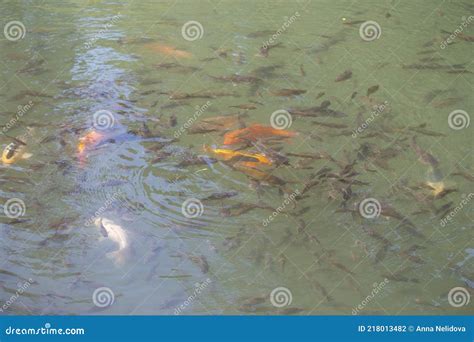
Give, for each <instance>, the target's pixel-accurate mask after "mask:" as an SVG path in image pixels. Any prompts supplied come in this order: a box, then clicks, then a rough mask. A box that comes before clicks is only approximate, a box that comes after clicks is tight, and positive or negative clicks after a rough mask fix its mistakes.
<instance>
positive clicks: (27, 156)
mask: <svg viewBox="0 0 474 342" xmlns="http://www.w3.org/2000/svg"><path fill="white" fill-rule="evenodd" d="M32 156H33V154H31V153H24V154H23V155H22V156H21V159H29V158H31V157H32Z"/></svg>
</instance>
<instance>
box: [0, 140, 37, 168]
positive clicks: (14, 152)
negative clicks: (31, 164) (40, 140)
mask: <svg viewBox="0 0 474 342" xmlns="http://www.w3.org/2000/svg"><path fill="white" fill-rule="evenodd" d="M30 134H31V133H30ZM13 140H14V141H13V142H12V143H10V144H8V145H7V146H6V147H5V149H4V150H3V153H2V162H3V163H4V164H13V163H15V162H16V161H18V160H20V159H28V158H30V157H31V156H32V154H31V153H27V152H26V146H27V145H26V142H24V141H22V140H21V139H19V138H13Z"/></svg>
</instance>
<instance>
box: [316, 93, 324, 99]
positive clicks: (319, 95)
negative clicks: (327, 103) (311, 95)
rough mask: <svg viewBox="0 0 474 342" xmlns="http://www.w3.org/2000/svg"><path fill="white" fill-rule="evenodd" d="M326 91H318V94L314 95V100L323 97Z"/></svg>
mask: <svg viewBox="0 0 474 342" xmlns="http://www.w3.org/2000/svg"><path fill="white" fill-rule="evenodd" d="M325 94H326V93H325V92H324V91H322V92H320V93H319V94H318V95H316V100H318V99H320V98H321V97H323V96H324V95H325Z"/></svg>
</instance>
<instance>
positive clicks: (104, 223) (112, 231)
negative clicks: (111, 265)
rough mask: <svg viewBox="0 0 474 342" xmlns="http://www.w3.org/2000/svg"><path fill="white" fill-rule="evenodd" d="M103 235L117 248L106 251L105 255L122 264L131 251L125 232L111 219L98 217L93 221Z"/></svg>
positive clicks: (117, 263)
mask: <svg viewBox="0 0 474 342" xmlns="http://www.w3.org/2000/svg"><path fill="white" fill-rule="evenodd" d="M94 223H95V225H96V226H97V227H98V228H99V230H100V232H101V234H102V236H103V237H105V238H108V239H110V240H111V241H113V242H115V243H116V244H117V250H115V251H113V252H110V253H107V257H108V258H111V259H113V260H114V262H115V264H116V265H119V266H120V265H123V264H124V263H125V261H126V260H127V258H128V257H129V254H130V252H131V247H130V241H129V237H128V234H127V232H126V231H125V230H124V229H123V228H122V227H121V226H119V225H118V224H116V223H114V222H113V221H111V220H109V219H106V218H102V217H99V218H97V219H96V220H95V221H94Z"/></svg>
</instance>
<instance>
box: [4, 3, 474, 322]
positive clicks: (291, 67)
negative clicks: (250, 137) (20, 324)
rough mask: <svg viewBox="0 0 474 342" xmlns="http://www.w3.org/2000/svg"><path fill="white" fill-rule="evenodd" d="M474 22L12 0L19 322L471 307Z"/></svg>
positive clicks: (7, 16) (9, 120) (9, 210)
mask: <svg viewBox="0 0 474 342" xmlns="http://www.w3.org/2000/svg"><path fill="white" fill-rule="evenodd" d="M473 10H474V6H472V4H469V2H468V1H452V2H443V1H431V2H423V3H422V2H409V1H363V2H350V1H341V2H334V1H293V2H289V1H288V2H287V1H268V2H263V1H262V2H258V3H255V2H254V1H199V2H198V1H178V2H167V1H113V2H112V1H110V2H109V1H2V3H1V4H0V12H1V13H2V16H1V17H2V21H1V23H2V27H3V28H5V30H4V34H3V35H2V36H1V37H0V61H1V70H0V75H1V76H0V112H1V124H2V127H3V130H2V132H3V133H4V135H2V136H1V137H0V139H1V141H0V143H1V144H2V148H6V146H7V145H8V144H10V143H12V142H15V143H16V145H17V147H21V148H22V149H23V150H24V152H25V151H26V153H30V154H32V156H31V157H30V158H28V159H19V160H17V161H16V162H14V163H12V164H6V163H3V164H2V166H1V174H0V180H1V188H0V189H1V201H2V204H3V205H4V211H3V212H2V217H1V219H0V220H1V221H0V222H1V223H0V236H1V239H0V241H1V242H0V256H1V259H0V260H1V263H0V285H1V289H0V300H1V304H2V305H3V307H2V314H160V315H161V314H176V313H179V314H285V313H286V314H303V315H306V314H313V315H319V314H343V315H345V314H347V315H350V314H353V313H358V314H466V313H468V312H472V311H471V310H472V308H473V306H472V305H473V304H472V300H469V297H470V295H471V294H472V289H473V282H474V268H473V255H474V254H473V251H474V246H473V233H472V229H473V223H472V222H473V221H472V219H473V209H472V208H473V205H472V203H471V200H472V192H473V186H472V180H473V176H474V175H473V171H472V170H473V168H474V165H473V159H472V146H473V140H472V127H473V125H472V124H471V125H468V122H467V121H468V120H469V119H470V116H472V114H473V100H472V90H473V86H474V77H473V72H474V66H473V64H472V51H473V50H472V36H473V35H474V23H473V22H472V20H469V18H470V16H471V15H472V14H473ZM471 18H472V17H471ZM12 21H19V22H20V23H13V24H12V23H11V22H12ZM190 21H196V22H198V24H196V23H191V24H190V25H194V28H195V29H196V31H195V32H194V33H193V30H192V28H191V29H190V31H184V33H183V30H182V29H183V25H185V24H187V23H189V22H190ZM367 22H369V23H367ZM374 22H375V23H374ZM463 23H464V24H465V25H464V26H463ZM361 25H364V26H365V25H369V29H368V31H367V32H365V33H364V31H360V27H361ZM459 27H463V31H462V32H461V33H459V32H458V33H456V36H454V38H453V39H452V41H451V42H450V44H446V39H447V37H448V36H449V33H450V32H454V31H455V30H456V29H459ZM7 28H8V29H7ZM370 28H373V29H375V31H370ZM361 32H362V33H361ZM371 34H375V36H373V35H371ZM377 37H378V38H377ZM185 38H187V39H185ZM195 38H196V39H195ZM373 38H376V39H373ZM268 45H270V49H269V50H268V51H265V49H264V50H263V51H262V49H261V48H262V46H268ZM274 45H275V46H274ZM232 75H240V76H249V77H248V78H246V79H245V78H242V77H240V78H239V77H236V76H234V77H231V76H232ZM222 76H227V78H225V79H217V78H216V77H222ZM344 76H345V77H344ZM349 76H350V77H349ZM336 79H341V80H340V81H338V82H336V81H335V80H336ZM281 89H293V90H294V89H298V90H305V92H301V94H299V95H291V94H287V95H288V96H275V94H281V93H285V92H286V93H288V91H279V90H281ZM369 89H370V90H369ZM283 95H284V94H283ZM328 101H329V102H328ZM243 104H245V106H241V105H243ZM381 104H384V106H383V107H380V105H381ZM236 106H237V107H236ZM239 106H240V107H242V108H238V107H239ZM374 106H375V107H374ZM308 108H313V109H312V110H305V109H308ZM315 108H316V109H315ZM279 110H286V111H287V112H277V114H278V121H276V120H275V115H277V114H275V115H274V116H273V118H274V120H272V119H271V117H272V113H274V112H276V111H279ZM453 111H456V112H455V113H454V114H453V115H451V117H450V119H448V117H449V115H450V113H452V112H453ZM459 111H462V112H459ZM95 113H98V114H96V115H95V116H94V114H95ZM223 115H226V116H228V117H227V118H218V119H217V120H214V121H212V122H213V124H212V125H209V122H210V121H207V122H206V120H209V119H210V118H215V117H218V116H223ZM98 118H99V119H100V120H99V121H100V123H102V124H105V126H106V127H105V128H106V129H104V130H101V128H104V127H102V126H100V127H98V126H97V123H98V121H97V119H98ZM455 118H456V120H454V119H455ZM102 119H104V120H105V121H104V122H102ZM280 120H283V121H280ZM458 120H460V121H458ZM256 123H260V124H262V125H266V126H270V125H271V124H273V125H274V126H278V127H277V128H282V127H281V126H283V128H286V130H289V131H293V132H298V135H296V136H294V137H292V138H290V139H273V140H268V139H266V140H258V141H257V140H256V139H255V140H254V141H252V142H253V144H250V146H244V145H242V144H240V145H232V146H228V148H232V149H236V148H238V147H239V148H241V152H248V153H264V154H266V155H267V156H269V157H270V159H272V165H258V166H257V167H258V168H259V169H260V170H261V172H265V173H263V174H262V173H258V174H257V173H256V172H255V171H254V172H252V166H249V165H245V166H242V165H241V164H239V163H242V162H243V161H237V160H236V159H233V160H230V161H229V160H227V161H224V160H222V158H219V156H216V155H215V154H213V153H212V152H209V151H205V150H204V149H203V145H208V146H213V145H215V146H216V147H223V141H224V136H223V135H224V133H225V132H229V131H232V130H236V129H239V128H242V127H245V126H246V127H248V126H252V125H253V124H256ZM279 125H280V126H279ZM270 127H271V126H270ZM358 127H359V128H360V129H359V131H356V130H357V128H358ZM453 127H454V128H456V129H454V128H453ZM90 132H99V133H98V135H97V136H99V139H98V140H97V141H95V143H94V142H91V141H86V145H87V146H86V148H85V150H84V151H82V152H81V151H80V148H81V147H80V145H81V139H82V142H84V138H83V137H84V136H86V135H87V134H96V133H90ZM15 137H16V138H17V140H15V139H13V138H15ZM89 137H90V135H89ZM413 137H416V141H415V143H414V142H413ZM18 140H20V141H22V142H25V143H26V146H23V145H22V144H21V143H19V142H18ZM417 148H418V155H417V154H416V153H415V152H416V150H417ZM269 149H271V150H269ZM278 155H279V158H278ZM26 156H27V155H26V154H24V155H23V157H26ZM282 156H283V157H282ZM285 157H286V158H287V159H285ZM212 158H215V159H212ZM278 161H284V163H279V162H278ZM435 164H437V165H435ZM239 165H240V166H239ZM249 170H250V171H249ZM267 174H271V175H272V176H274V177H278V178H270V177H269V176H266V175H267ZM429 182H432V183H429ZM275 183H278V184H275ZM224 192H225V195H227V196H229V197H227V196H225V195H223V196H222V197H224V198H220V195H222V194H223V193H224ZM285 196H286V197H285ZM213 198H214V199H213ZM367 199H370V201H364V200H367ZM9 200H10V202H8V201H9ZM190 203H191V204H190ZM366 203H368V206H365V204H366ZM7 204H8V205H7ZM183 208H185V209H189V210H188V211H184V212H183V210H182V209H183ZM371 208H373V209H375V211H374V212H372V211H370V209H371ZM364 209H365V210H366V211H365V212H364ZM3 214H5V215H3ZM451 214H452V218H451V219H450V220H449V221H446V222H445V221H442V220H443V218H444V217H446V216H449V215H451ZM364 216H366V217H364ZM372 216H373V217H372ZM450 217H451V216H450ZM97 218H105V219H108V220H110V221H102V224H103V225H104V224H105V226H107V223H110V222H112V223H113V224H115V225H118V226H119V227H121V228H122V229H123V231H121V232H122V234H125V235H124V236H122V239H121V240H120V241H121V242H120V243H122V245H120V244H118V243H117V242H114V241H113V234H112V233H111V231H108V236H104V235H106V234H105V233H104V227H102V229H99V228H98V227H97V226H96V224H95V223H94V222H93V221H94V220H95V219H97ZM104 222H105V223H104ZM107 227H108V228H110V226H107ZM107 227H105V228H107ZM105 230H106V231H107V229H105ZM120 248H123V250H119V252H118V253H117V249H120ZM114 252H115V253H114ZM456 287H462V289H456V290H455V291H453V292H451V294H450V290H451V289H453V288H456ZM455 292H456V293H457V294H458V295H454V294H453V293H455ZM112 295H113V299H114V300H113V302H112ZM453 301H454V302H453ZM453 304H454V305H453ZM359 305H360V307H359V308H358V306H359Z"/></svg>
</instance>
